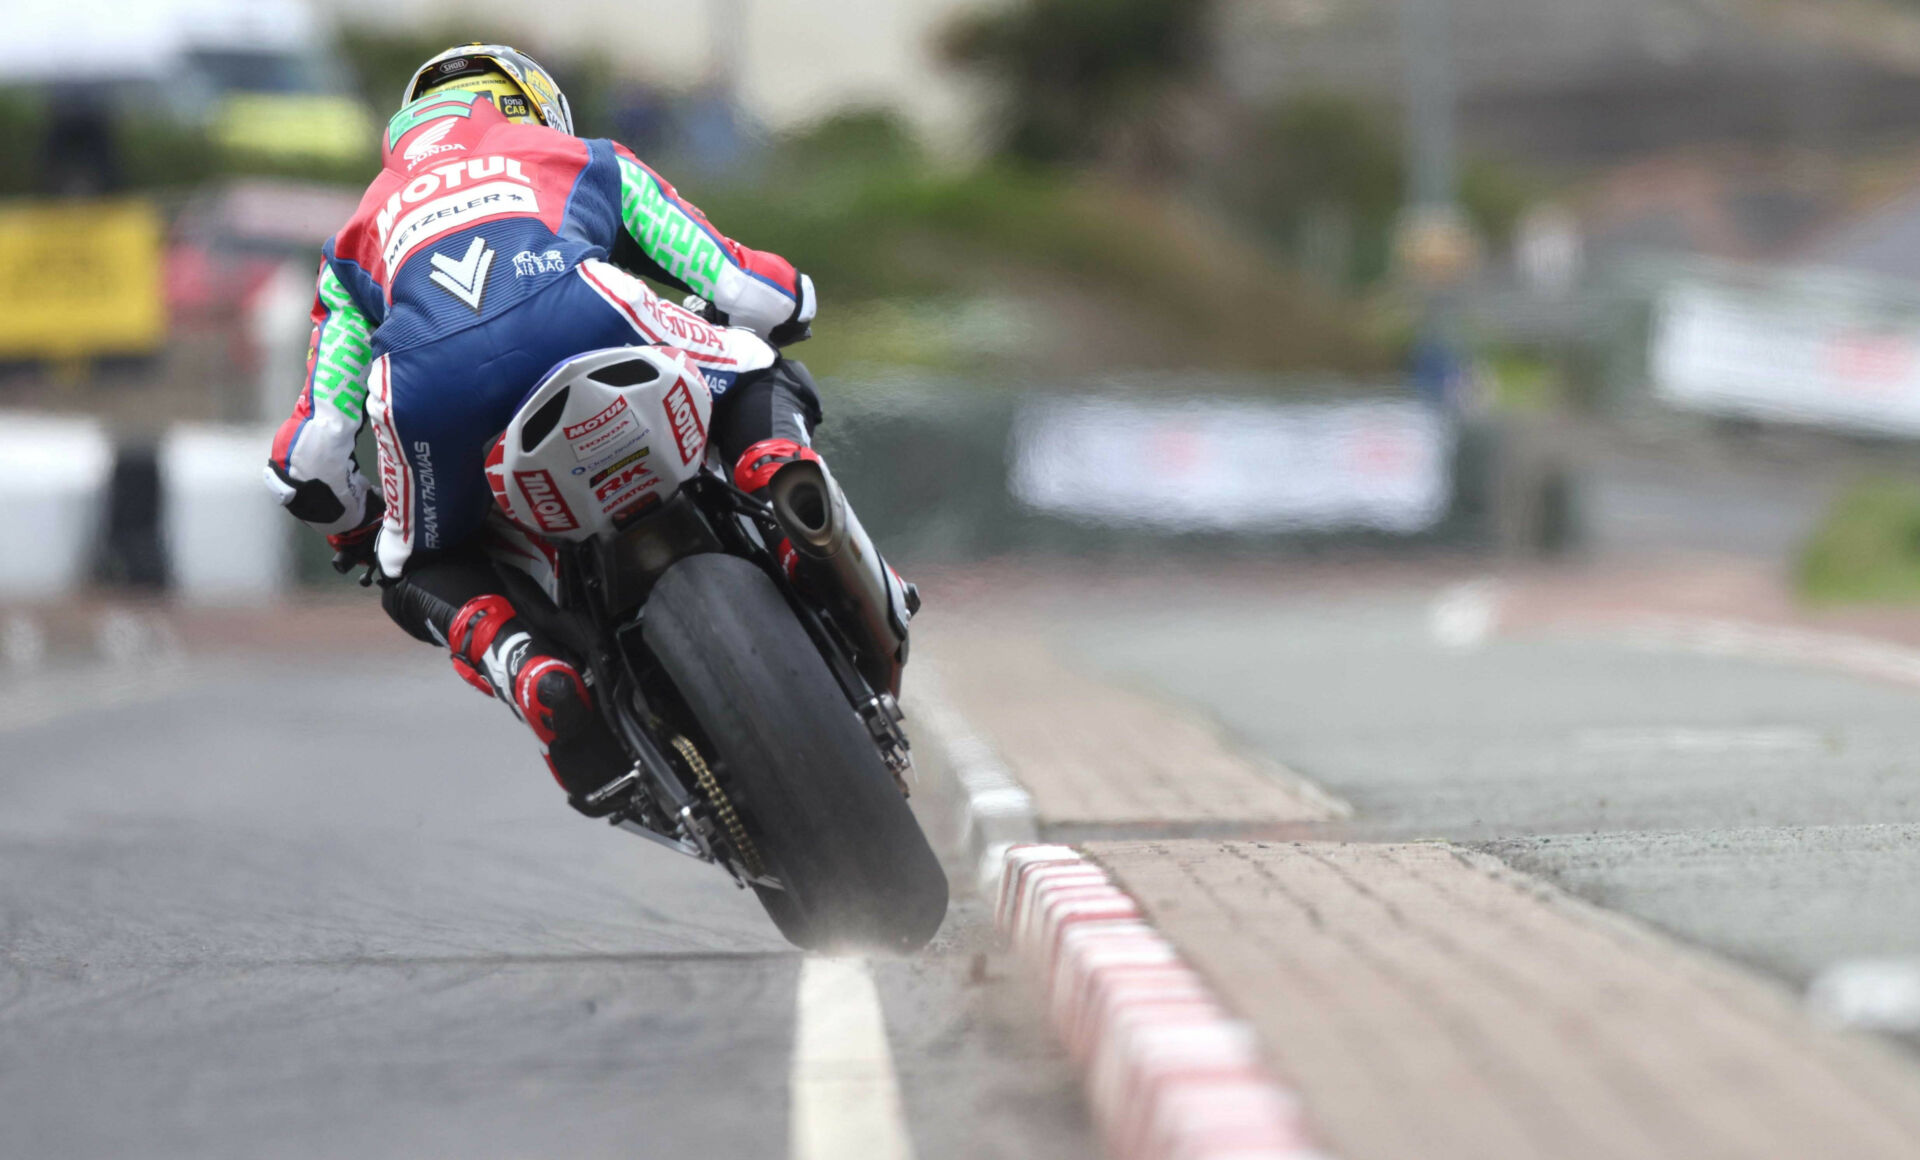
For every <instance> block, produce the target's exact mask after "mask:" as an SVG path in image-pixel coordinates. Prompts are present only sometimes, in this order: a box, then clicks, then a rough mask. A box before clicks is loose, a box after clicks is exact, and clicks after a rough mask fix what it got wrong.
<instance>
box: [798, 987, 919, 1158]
mask: <svg viewBox="0 0 1920 1160" xmlns="http://www.w3.org/2000/svg"><path fill="white" fill-rule="evenodd" d="M789 1092H790V1099H791V1100H792V1105H791V1106H792V1113H791V1118H790V1120H789V1132H788V1149H787V1152H788V1155H789V1156H790V1157H791V1158H792V1160H913V1141H912V1140H911V1139H910V1138H909V1137H908V1135H907V1123H906V1114H905V1112H904V1111H903V1110H902V1107H901V1104H900V1084H899V1081H898V1079H897V1078H896V1077H895V1076H894V1072H893V1052H892V1050H891V1049H889V1048H888V1046H887V1027H886V1020H885V1019H884V1017H883V1016H882V1015H881V1013H880V994H879V992H878V991H876V990H875V989H874V986H873V972H872V971H871V970H869V969H868V967H867V963H866V960H865V959H858V958H846V959H835V958H818V957H814V956H811V955H810V956H808V957H807V958H805V959H803V960H801V964H800V996H799V1011H798V1015H797V1026H796V1027H795V1029H794V1036H793V1072H792V1078H791V1080H790V1086H789Z"/></svg>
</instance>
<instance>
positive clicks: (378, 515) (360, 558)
mask: <svg viewBox="0 0 1920 1160" xmlns="http://www.w3.org/2000/svg"><path fill="white" fill-rule="evenodd" d="M386 515H387V503H386V501H385V500H384V499H382V498H380V494H379V493H378V492H374V493H372V494H369V495H368V496H367V514H366V518H365V519H363V520H361V521H360V526H359V527H356V528H354V529H353V530H352V531H346V532H339V533H337V534H335V535H331V536H328V537H327V546H328V547H329V548H332V549H333V570H334V571H335V572H338V573H340V574H341V575H342V576H345V575H346V574H347V573H349V572H351V571H353V570H354V569H355V568H365V569H367V572H366V574H365V575H363V576H361V578H360V586H361V587H363V588H364V587H366V586H367V585H369V584H371V583H372V582H373V569H374V562H375V557H374V545H375V541H376V540H377V539H378V538H379V535H380V522H381V521H382V520H384V519H385V518H386Z"/></svg>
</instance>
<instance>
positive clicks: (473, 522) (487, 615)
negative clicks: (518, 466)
mask: <svg viewBox="0 0 1920 1160" xmlns="http://www.w3.org/2000/svg"><path fill="white" fill-rule="evenodd" d="M468 333H469V334H471V332H468ZM484 337H485V336H475V337H474V338H467V339H463V340H462V341H460V342H458V343H445V344H436V345H441V346H455V347H457V348H458V349H453V350H444V349H443V350H438V351H433V350H429V351H417V352H408V353H407V354H406V355H402V356H394V355H388V356H384V357H382V358H380V359H378V360H376V361H375V364H374V369H373V373H372V375H371V376H370V379H369V388H370V389H369V392H368V404H369V405H368V411H369V419H370V421H371V423H372V425H373V428H374V433H375V436H376V443H377V445H378V447H379V453H380V475H381V482H382V489H383V491H384V493H385V495H386V499H387V518H386V522H385V524H384V525H383V526H382V528H381V533H380V542H379V558H380V566H381V571H382V584H383V586H384V587H385V589H386V591H385V592H384V593H383V595H382V601H381V603H382V605H383V606H384V607H385V608H386V610H387V613H388V615H390V616H391V617H393V619H394V621H395V622H396V623H398V624H399V625H400V627H401V628H403V629H405V630H406V631H407V632H408V633H409V634H411V635H413V636H414V637H416V638H418V639H420V640H424V641H431V642H433V643H436V644H439V645H442V646H444V647H446V648H447V649H448V651H449V653H450V654H451V656H452V660H453V666H454V669H455V671H456V672H458V673H459V674H460V675H461V677H462V678H463V679H465V680H466V681H467V682H468V683H469V684H472V685H474V686H475V687H476V688H479V689H481V690H483V691H484V692H487V693H489V694H491V695H494V696H497V697H499V698H500V700H502V701H504V702H506V703H507V705H508V706H509V707H510V708H511V709H512V710H513V712H514V714H515V715H516V716H518V717H520V719H521V720H523V721H525V722H526V723H527V725H528V727H529V728H531V729H532V730H533V733H534V736H535V737H536V738H538V740H539V742H540V745H541V752H542V754H543V755H544V756H545V757H546V759H547V764H548V767H549V768H550V769H551V770H552V771H553V775H554V777H555V779H556V780H558V781H559V782H560V784H561V785H562V786H563V787H564V788H565V789H566V790H567V793H568V795H569V799H570V800H572V801H573V802H574V803H575V805H576V806H578V805H581V804H582V802H583V800H584V797H585V795H586V794H588V793H590V792H592V791H593V790H596V789H599V788H600V787H601V786H603V785H605V784H606V783H608V782H609V781H612V780H613V779H614V778H616V777H619V776H620V775H621V774H623V773H625V772H626V770H627V768H628V766H629V764H630V763H629V762H628V760H627V759H626V755H625V753H624V750H623V749H622V747H621V746H620V744H619V743H618V741H617V740H616V739H615V738H614V736H613V733H612V731H611V729H609V727H608V726H607V724H606V722H605V721H604V720H603V719H602V718H601V716H600V714H599V713H597V712H595V711H594V708H593V702H592V698H591V695H590V693H589V691H588V689H587V686H586V682H585V681H584V680H583V679H582V677H581V673H580V671H579V668H578V666H577V665H576V664H575V663H574V661H573V659H572V658H571V657H569V656H568V655H567V653H566V651H565V650H564V649H562V648H561V647H560V646H559V645H558V644H557V643H556V642H554V641H552V640H550V639H548V638H547V636H546V635H545V634H543V633H542V632H540V631H539V630H538V629H537V627H535V625H534V624H533V623H532V622H531V621H530V620H528V618H526V617H523V616H520V615H518V614H517V612H516V610H515V609H514V607H513V604H512V602H511V601H510V600H509V599H508V597H507V594H506V592H507V589H506V586H505V584H504V583H503V582H502V581H501V579H500V576H499V574H498V572H496V571H495V569H494V567H493V565H492V564H491V562H490V561H489V560H488V559H487V558H486V555H485V554H484V552H482V551H481V549H480V547H479V535H480V530H481V528H482V526H483V525H484V524H485V521H486V515H487V512H488V510H489V509H490V505H491V503H492V498H491V493H490V492H489V490H488V488H487V485H486V481H485V475H484V471H483V465H484V462H485V447H486V445H487V443H488V441H489V440H490V438H491V437H492V435H493V433H494V432H497V431H498V430H500V429H501V428H502V427H505V426H506V424H507V422H508V420H510V419H511V418H512V416H513V408H514V407H515V406H517V405H518V402H519V399H520V397H521V396H522V395H524V394H525V391H526V385H525V384H510V385H509V386H508V387H506V388H503V389H499V390H489V389H485V388H486V387H487V386H488V385H489V384H486V383H475V382H472V381H463V382H462V384H461V385H462V387H463V390H462V391H461V392H446V391H442V390H437V389H436V386H437V384H438V383H439V382H442V381H444V375H445V367H446V365H447V364H453V365H466V366H475V365H488V364H487V362H486V356H487V355H488V354H490V353H492V352H491V351H489V350H488V349H487V348H486V347H480V348H478V349H472V350H469V349H465V348H466V347H468V346H472V345H475V339H476V338H484ZM396 364H397V365H396ZM492 365H495V366H497V365H498V362H497V360H496V361H495V362H494V363H493V364H492ZM542 369H544V368H542ZM529 373H532V374H534V375H535V376H536V377H537V374H538V373H539V372H538V371H531V372H529Z"/></svg>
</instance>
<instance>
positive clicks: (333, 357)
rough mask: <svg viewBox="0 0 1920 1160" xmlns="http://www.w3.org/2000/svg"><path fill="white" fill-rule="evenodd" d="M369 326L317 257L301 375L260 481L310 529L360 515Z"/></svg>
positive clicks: (347, 526)
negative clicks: (358, 444)
mask: <svg viewBox="0 0 1920 1160" xmlns="http://www.w3.org/2000/svg"><path fill="white" fill-rule="evenodd" d="M372 338H373V326H372V324H371V323H370V322H369V321H368V319H367V316H366V314H365V313H364V312H363V311H362V310H361V309H360V307H359V306H358V305H356V304H355V303H354V300H353V296H352V295H351V294H349V293H348V292H347V288H346V285H345V284H344V283H342V282H341V280H340V278H339V276H338V275H337V274H336V273H335V272H334V268H333V263H332V262H331V261H330V260H325V261H322V262H321V264H320V281H319V287H318V291H317V293H316V294H315V295H314V301H313V340H312V342H311V344H310V345H309V346H308V348H307V381H306V385H305V386H304V387H302V388H301V390H300V399H299V401H298V402H296V403H295V404H294V408H293V414H292V415H291V416H289V417H288V419H287V421H286V422H285V423H282V424H281V425H280V432H279V434H278V435H276V436H275V437H274V440H273V454H272V457H271V458H270V459H269V460H268V462H267V486H268V487H270V488H272V489H273V492H274V494H275V495H277V496H278V497H279V498H280V503H281V505H282V506H283V507H285V508H286V509H287V510H288V511H290V512H292V513H293V514H294V515H296V516H298V517H299V518H301V519H302V520H305V521H306V522H307V523H309V524H312V525H313V526H314V528H315V529H316V530H318V531H321V532H324V533H326V534H328V535H339V534H341V533H344V532H350V531H352V530H354V529H355V528H358V527H360V526H361V525H362V524H364V523H365V522H366V521H367V515H368V508H367V492H368V484H367V480H366V478H365V477H364V476H362V475H361V474H360V466H359V464H358V463H357V462H356V461H355V460H354V456H353V444H354V439H355V437H356V436H358V435H359V433H360V425H361V424H362V423H363V422H364V421H365V418H366V413H367V371H368V368H369V367H371V366H372V363H373V345H372Z"/></svg>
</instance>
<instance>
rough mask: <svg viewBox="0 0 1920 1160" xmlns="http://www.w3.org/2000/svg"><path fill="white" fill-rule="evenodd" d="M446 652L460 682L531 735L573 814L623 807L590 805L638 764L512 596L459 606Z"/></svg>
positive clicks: (568, 665)
mask: <svg viewBox="0 0 1920 1160" xmlns="http://www.w3.org/2000/svg"><path fill="white" fill-rule="evenodd" d="M447 649H448V651H449V652H450V653H451V654H452V660H453V670H454V672H456V673H458V674H460V678H461V679H462V680H464V681H466V682H467V683H468V684H469V685H472V686H473V687H474V688H476V689H479V690H480V691H481V692H483V693H486V694H487V695H489V696H493V697H498V698H499V699H500V700H502V701H504V702H506V704H507V707H508V708H510V709H512V710H513V713H514V715H515V716H517V717H519V718H520V719H521V720H522V721H525V722H526V723H527V726H528V727H529V728H530V729H532V730H533V735H534V736H535V737H537V738H539V740H540V752H541V755H542V756H544V757H545V758H546V761H547V768H548V769H549V770H550V771H552V773H553V778H554V780H555V781H557V782H559V783H560V787H561V788H562V789H564V790H566V791H567V801H568V802H569V803H570V804H571V805H572V806H573V807H574V808H575V809H577V810H579V811H580V812H581V813H585V814H589V815H596V814H603V813H606V812H609V811H610V810H611V809H612V808H614V807H615V806H616V805H617V804H618V802H617V801H606V802H595V801H591V800H590V799H591V798H592V795H593V794H594V792H595V791H596V790H599V789H602V788H603V787H605V786H607V785H610V784H611V783H612V782H614V781H615V780H616V779H618V778H620V777H622V776H623V775H625V774H626V773H627V771H628V770H629V769H631V768H632V765H633V763H632V761H631V760H630V759H629V758H628V756H627V754H626V752H625V750H624V749H622V747H621V745H620V743H619V741H618V740H617V739H616V738H615V737H614V735H613V731H612V730H611V729H609V728H608V727H607V723H606V722H605V721H603V720H601V718H600V714H599V713H597V712H596V711H595V710H594V706H593V697H592V694H590V693H589V692H588V691H587V685H586V682H585V681H583V680H581V678H580V671H579V670H578V669H576V668H575V667H574V666H573V665H572V664H571V663H569V662H568V661H566V660H564V659H562V658H561V657H559V656H556V655H554V653H555V650H554V649H553V648H552V647H551V646H550V645H549V644H548V643H547V642H545V641H544V640H542V639H541V638H540V637H539V635H538V634H536V633H535V632H534V631H533V630H532V629H531V628H530V627H529V626H527V625H526V624H525V623H524V622H523V621H521V620H519V619H517V618H516V617H515V616H514V610H513V605H512V603H510V602H509V601H508V600H507V598H506V597H504V596H498V595H487V596H479V597H475V598H474V599H472V600H469V601H467V602H466V603H465V604H463V605H461V606H460V608H459V609H458V610H457V611H456V612H455V613H454V614H453V622H452V624H451V626H450V627H449V628H448V630H447Z"/></svg>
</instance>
